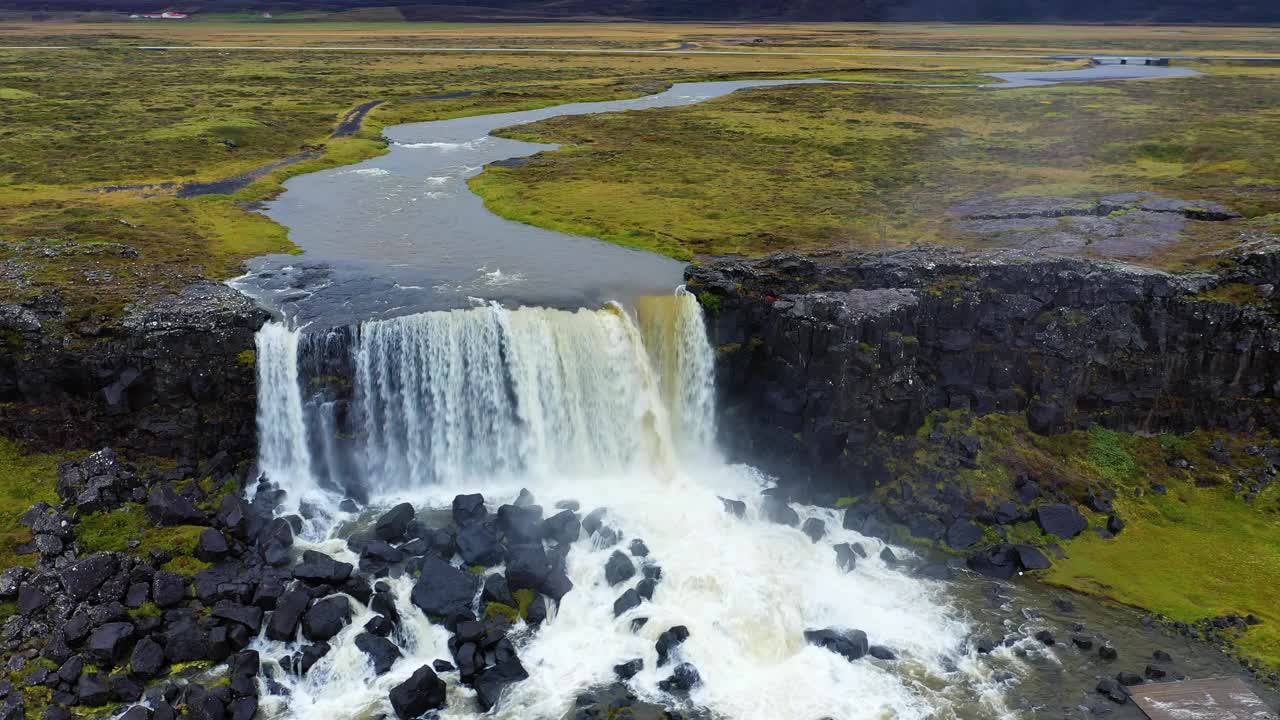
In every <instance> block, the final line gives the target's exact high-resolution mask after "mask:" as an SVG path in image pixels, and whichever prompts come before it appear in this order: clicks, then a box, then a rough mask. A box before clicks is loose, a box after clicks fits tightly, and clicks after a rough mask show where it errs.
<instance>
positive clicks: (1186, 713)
mask: <svg viewBox="0 0 1280 720" xmlns="http://www.w3.org/2000/svg"><path fill="white" fill-rule="evenodd" d="M1130 692H1131V693H1132V697H1133V701H1134V702H1135V703H1137V705H1138V707H1139V708H1141V709H1142V712H1144V713H1146V714H1147V717H1149V718H1151V720H1277V719H1278V718H1280V715H1276V713H1275V712H1273V711H1272V710H1271V709H1270V708H1268V707H1267V705H1266V703H1264V702H1262V700H1261V699H1259V698H1258V696H1257V695H1255V694H1254V693H1253V691H1252V690H1250V689H1249V688H1248V687H1247V686H1246V685H1245V684H1244V683H1243V682H1241V681H1240V679H1239V678H1208V679H1206V680H1184V681H1182V682H1169V683H1155V684H1151V685H1140V686H1138V687H1135V688H1130Z"/></svg>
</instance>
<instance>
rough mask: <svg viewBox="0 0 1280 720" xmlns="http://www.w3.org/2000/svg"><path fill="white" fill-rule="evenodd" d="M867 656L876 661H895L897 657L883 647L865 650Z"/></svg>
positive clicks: (872, 647)
mask: <svg viewBox="0 0 1280 720" xmlns="http://www.w3.org/2000/svg"><path fill="white" fill-rule="evenodd" d="M867 654H868V655H870V656H871V657H873V658H875V659H877V660H897V659H898V656H897V655H895V654H894V652H893V651H892V650H890V649H889V648H887V647H885V646H883V645H872V646H871V647H869V648H867Z"/></svg>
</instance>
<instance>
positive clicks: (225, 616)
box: [213, 603, 262, 635]
mask: <svg viewBox="0 0 1280 720" xmlns="http://www.w3.org/2000/svg"><path fill="white" fill-rule="evenodd" d="M213 616H214V617H216V618H220V619H222V620H229V621H231V622H234V623H239V624H240V625H243V626H244V627H245V628H247V629H248V630H249V631H250V632H252V633H253V634H255V635H257V634H258V629H259V628H261V627H262V609H261V608H256V607H252V606H249V605H236V604H234V603H227V604H222V605H218V606H217V607H215V608H214V609H213Z"/></svg>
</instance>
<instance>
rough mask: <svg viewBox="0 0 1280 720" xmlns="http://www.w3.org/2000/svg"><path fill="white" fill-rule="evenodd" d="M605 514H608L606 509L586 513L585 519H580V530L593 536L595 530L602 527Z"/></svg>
mask: <svg viewBox="0 0 1280 720" xmlns="http://www.w3.org/2000/svg"><path fill="white" fill-rule="evenodd" d="M607 514H609V510H608V508H602V507H600V508H596V509H595V510H592V511H591V512H589V513H587V516H586V517H584V518H582V529H583V530H585V531H586V533H587V534H588V535H594V534H595V533H596V531H597V530H599V529H600V528H601V527H603V526H604V516H605V515H607Z"/></svg>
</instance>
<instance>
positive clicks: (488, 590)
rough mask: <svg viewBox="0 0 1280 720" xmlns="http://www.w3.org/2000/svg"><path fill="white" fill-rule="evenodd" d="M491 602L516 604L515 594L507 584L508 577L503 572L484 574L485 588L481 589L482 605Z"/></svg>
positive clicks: (512, 605) (508, 605)
mask: <svg viewBox="0 0 1280 720" xmlns="http://www.w3.org/2000/svg"><path fill="white" fill-rule="evenodd" d="M491 602H494V603H498V604H500V605H506V606H507V607H515V606H516V599H515V596H514V595H512V594H511V586H510V585H508V584H507V578H506V576H504V575H503V574H502V573H491V574H489V575H485V576H484V588H483V589H481V591H480V605H481V606H484V605H487V604H489V603H491Z"/></svg>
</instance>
